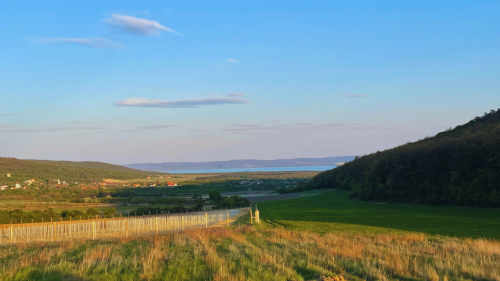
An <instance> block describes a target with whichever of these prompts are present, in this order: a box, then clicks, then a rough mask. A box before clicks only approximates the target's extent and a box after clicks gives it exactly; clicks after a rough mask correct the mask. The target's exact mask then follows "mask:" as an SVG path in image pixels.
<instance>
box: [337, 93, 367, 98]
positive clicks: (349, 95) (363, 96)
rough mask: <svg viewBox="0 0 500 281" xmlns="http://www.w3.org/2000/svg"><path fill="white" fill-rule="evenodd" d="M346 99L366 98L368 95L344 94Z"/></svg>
mask: <svg viewBox="0 0 500 281" xmlns="http://www.w3.org/2000/svg"><path fill="white" fill-rule="evenodd" d="M343 96H344V97H346V98H365V97H366V95H364V94H343Z"/></svg>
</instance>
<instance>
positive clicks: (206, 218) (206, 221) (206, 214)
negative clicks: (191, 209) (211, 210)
mask: <svg viewBox="0 0 500 281" xmlns="http://www.w3.org/2000/svg"><path fill="white" fill-rule="evenodd" d="M205 228H208V213H205Z"/></svg>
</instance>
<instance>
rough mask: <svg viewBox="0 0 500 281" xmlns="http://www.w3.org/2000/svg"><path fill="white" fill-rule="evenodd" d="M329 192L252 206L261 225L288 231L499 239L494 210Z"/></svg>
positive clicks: (498, 219) (498, 218) (499, 223)
mask: <svg viewBox="0 0 500 281" xmlns="http://www.w3.org/2000/svg"><path fill="white" fill-rule="evenodd" d="M348 194H349V192H347V191H344V190H332V191H331V192H327V193H323V194H320V195H315V196H308V197H303V198H298V199H291V200H285V201H270V202H263V203H259V204H258V208H259V211H261V221H262V222H264V223H265V224H267V225H270V226H276V227H284V228H286V229H290V230H308V231H313V232H318V233H327V232H339V231H340V232H360V233H364V232H371V233H384V232H407V231H410V232H423V233H426V234H430V235H442V236H452V237H460V238H465V237H471V238H488V239H496V240H500V209H482V208H469V207H452V206H427V205H410V204H388V203H387V204H386V203H371V202H363V201H357V200H350V199H348Z"/></svg>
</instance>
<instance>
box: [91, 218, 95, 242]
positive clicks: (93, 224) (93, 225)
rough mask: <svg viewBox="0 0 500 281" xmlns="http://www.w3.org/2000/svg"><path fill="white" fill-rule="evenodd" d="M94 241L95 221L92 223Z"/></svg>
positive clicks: (93, 238)
mask: <svg viewBox="0 0 500 281" xmlns="http://www.w3.org/2000/svg"><path fill="white" fill-rule="evenodd" d="M92 240H95V221H92Z"/></svg>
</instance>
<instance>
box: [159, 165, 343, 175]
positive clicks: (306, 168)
mask: <svg viewBox="0 0 500 281" xmlns="http://www.w3.org/2000/svg"><path fill="white" fill-rule="evenodd" d="M335 167H337V166H300V167H263V168H233V169H201V170H177V171H161V172H164V173H170V174H210V173H237V172H299V171H319V172H322V171H326V170H331V169H333V168H335Z"/></svg>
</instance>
